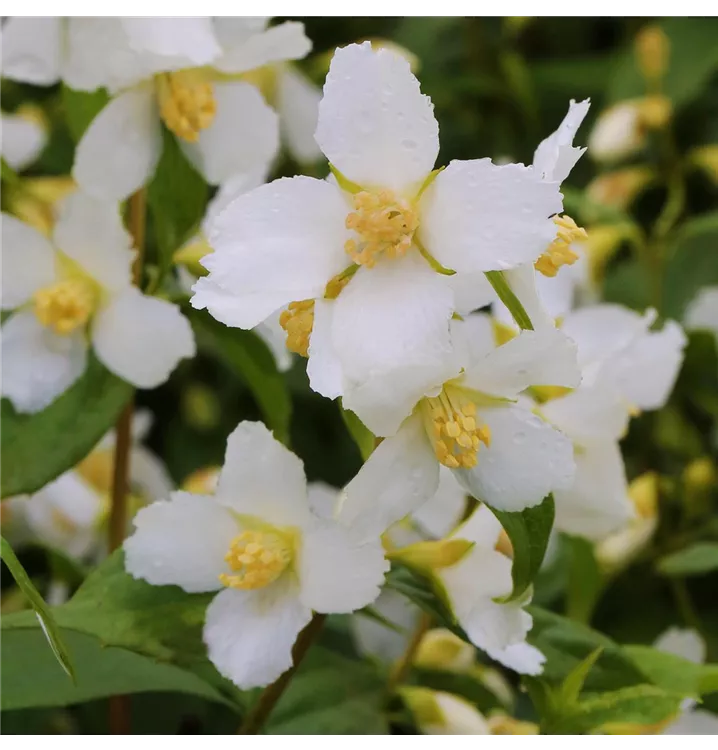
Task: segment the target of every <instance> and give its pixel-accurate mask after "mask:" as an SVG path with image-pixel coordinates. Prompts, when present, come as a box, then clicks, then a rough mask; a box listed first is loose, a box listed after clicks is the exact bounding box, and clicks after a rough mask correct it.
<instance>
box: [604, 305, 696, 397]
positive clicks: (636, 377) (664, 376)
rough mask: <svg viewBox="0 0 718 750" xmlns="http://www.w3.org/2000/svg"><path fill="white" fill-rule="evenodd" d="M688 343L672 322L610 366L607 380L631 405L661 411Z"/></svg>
mask: <svg viewBox="0 0 718 750" xmlns="http://www.w3.org/2000/svg"><path fill="white" fill-rule="evenodd" d="M686 342H687V339H686V336H685V334H684V333H683V329H682V328H681V327H680V326H679V325H678V323H675V322H674V321H672V320H669V321H667V322H666V323H665V325H664V326H663V329H662V330H660V331H649V332H647V333H646V335H645V336H642V337H641V338H639V339H638V340H637V341H635V342H634V343H633V345H632V346H631V347H628V348H627V349H626V350H625V351H624V352H623V353H622V354H621V356H620V358H619V359H618V360H617V361H616V362H615V363H614V364H613V365H609V366H608V376H609V377H610V379H611V380H612V381H613V382H614V383H615V384H616V388H617V389H618V390H619V391H620V393H621V394H622V395H623V397H624V398H625V399H626V400H627V401H628V403H629V404H632V405H634V406H637V407H638V408H639V409H645V410H651V409H660V408H661V407H662V406H663V405H664V404H665V403H666V401H667V400H668V396H669V395H670V392H671V391H672V390H673V385H674V383H675V382H676V377H677V376H678V371H679V370H680V367H681V363H682V362H683V348H684V347H685V345H686Z"/></svg>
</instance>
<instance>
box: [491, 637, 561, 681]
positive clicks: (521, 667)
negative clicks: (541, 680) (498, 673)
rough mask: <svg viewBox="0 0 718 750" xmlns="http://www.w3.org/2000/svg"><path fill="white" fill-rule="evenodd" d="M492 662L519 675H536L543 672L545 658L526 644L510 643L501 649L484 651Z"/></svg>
mask: <svg viewBox="0 0 718 750" xmlns="http://www.w3.org/2000/svg"><path fill="white" fill-rule="evenodd" d="M484 650H485V651H486V653H487V654H488V655H489V656H490V657H491V658H492V659H493V660H494V661H498V662H499V663H501V664H503V665H504V666H505V667H508V668H509V669H513V671H514V672H518V673H519V674H530V675H538V674H541V672H543V665H544V663H545V662H546V657H545V656H544V655H543V654H542V653H541V652H540V651H539V650H538V649H537V648H536V647H535V646H531V645H530V644H528V643H512V644H511V645H510V646H506V648H502V649H493V648H492V649H488V648H487V649H484Z"/></svg>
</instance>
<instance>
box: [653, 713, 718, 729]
mask: <svg viewBox="0 0 718 750" xmlns="http://www.w3.org/2000/svg"><path fill="white" fill-rule="evenodd" d="M662 734H683V735H689V734H704V735H706V734H718V717H716V715H715V714H713V713H711V712H710V711H701V710H700V709H694V710H693V711H687V712H686V713H684V714H683V715H682V716H680V717H679V718H678V719H677V720H676V721H674V722H673V723H672V724H671V725H670V726H668V727H667V728H666V729H664V730H663V732H662Z"/></svg>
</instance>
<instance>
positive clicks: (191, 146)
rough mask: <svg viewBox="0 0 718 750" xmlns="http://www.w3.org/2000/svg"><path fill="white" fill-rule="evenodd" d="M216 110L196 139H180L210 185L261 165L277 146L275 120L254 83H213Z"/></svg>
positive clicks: (269, 157) (261, 166) (181, 144)
mask: <svg viewBox="0 0 718 750" xmlns="http://www.w3.org/2000/svg"><path fill="white" fill-rule="evenodd" d="M212 88H213V90H214V99H215V102H216V105H217V112H216V114H215V116H214V119H213V120H212V124H211V125H210V126H209V127H208V128H206V129H204V130H201V131H200V133H199V140H198V141H197V143H188V142H187V141H184V140H181V141H180V146H181V147H182V150H183V151H184V152H185V154H186V155H187V157H188V158H189V160H190V161H191V162H192V163H193V164H194V165H195V167H196V168H197V169H198V171H199V172H201V173H202V174H203V175H204V177H205V178H206V180H207V181H208V182H209V183H211V184H212V185H218V184H219V183H220V182H224V181H225V180H228V179H229V178H230V177H234V176H235V175H236V174H238V173H242V172H248V171H251V170H255V169H260V168H263V167H265V165H266V164H268V163H269V162H270V161H271V160H272V159H273V158H274V157H275V155H276V154H277V151H278V150H279V120H278V118H277V115H276V113H275V112H274V110H273V109H271V108H270V107H268V106H267V105H266V104H265V102H264V99H262V95H261V94H260V93H259V91H257V89H256V88H254V86H251V85H250V84H248V83H244V82H242V81H227V82H223V83H214V84H213V85H212Z"/></svg>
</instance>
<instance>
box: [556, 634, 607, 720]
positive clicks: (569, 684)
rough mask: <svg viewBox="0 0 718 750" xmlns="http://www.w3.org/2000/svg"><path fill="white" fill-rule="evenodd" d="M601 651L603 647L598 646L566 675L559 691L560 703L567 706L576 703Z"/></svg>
mask: <svg viewBox="0 0 718 750" xmlns="http://www.w3.org/2000/svg"><path fill="white" fill-rule="evenodd" d="M602 651H603V646H598V647H597V648H596V649H595V650H594V651H592V652H591V653H590V654H589V655H588V656H587V657H586V658H585V659H584V660H583V661H582V662H579V663H578V664H577V665H576V666H575V667H574V668H573V669H572V670H571V671H570V672H569V673H568V674H567V675H566V679H565V680H564V681H563V685H561V688H560V690H559V695H560V697H561V703H562V704H563V705H568V704H571V703H576V702H577V701H578V697H579V695H580V694H581V691H582V690H583V686H584V683H585V682H586V678H587V677H588V674H589V672H590V671H591V669H592V668H593V666H594V665H595V664H596V662H597V661H598V658H599V657H600V656H601V652H602Z"/></svg>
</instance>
